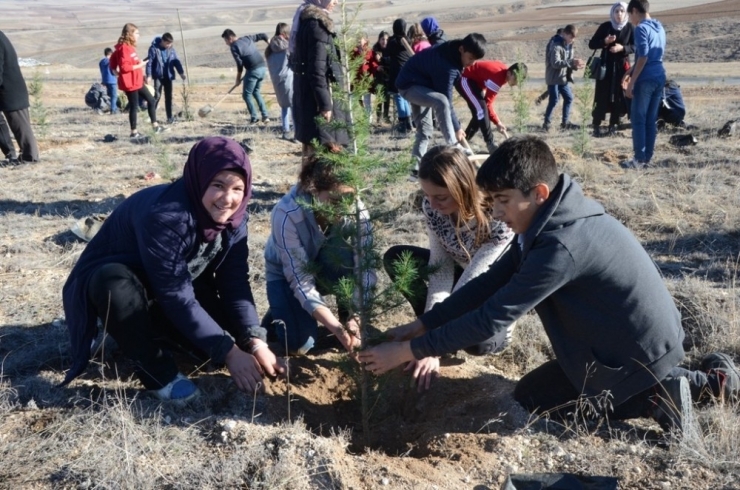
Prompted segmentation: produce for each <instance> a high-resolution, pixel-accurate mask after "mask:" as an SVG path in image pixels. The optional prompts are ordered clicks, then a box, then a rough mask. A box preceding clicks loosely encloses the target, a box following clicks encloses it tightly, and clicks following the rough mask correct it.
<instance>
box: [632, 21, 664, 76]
mask: <svg viewBox="0 0 740 490" xmlns="http://www.w3.org/2000/svg"><path fill="white" fill-rule="evenodd" d="M664 52H665V30H664V29H663V26H662V25H661V23H660V22H658V21H657V20H655V19H645V20H643V21H642V22H640V25H638V26H637V27H635V63H637V60H638V58H645V57H647V63H645V66H644V67H643V68H642V71H641V72H640V76H638V77H637V80H636V81H635V83H640V82H644V81H646V80H661V81H662V82H665V68H663V53H664Z"/></svg>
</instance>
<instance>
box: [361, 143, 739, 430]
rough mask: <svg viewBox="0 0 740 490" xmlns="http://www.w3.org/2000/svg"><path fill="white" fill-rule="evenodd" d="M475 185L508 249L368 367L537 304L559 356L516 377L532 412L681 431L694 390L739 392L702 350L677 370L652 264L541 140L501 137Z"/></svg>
mask: <svg viewBox="0 0 740 490" xmlns="http://www.w3.org/2000/svg"><path fill="white" fill-rule="evenodd" d="M476 181H477V184H478V185H479V186H480V187H481V188H482V189H483V190H484V192H487V193H488V195H489V196H490V197H492V198H493V202H494V217H495V218H496V219H499V220H501V221H503V222H504V223H506V224H507V225H508V226H509V227H510V228H511V229H512V230H513V231H514V232H515V233H516V234H517V236H516V238H515V239H514V241H513V242H512V245H511V247H510V248H509V249H508V250H507V251H506V252H504V254H503V255H502V256H501V258H500V259H499V260H497V261H496V262H495V263H494V264H493V265H492V266H491V268H490V269H489V270H488V271H487V272H485V273H483V274H481V275H480V276H478V277H477V278H476V279H473V280H472V281H470V282H469V283H468V284H466V285H465V286H463V287H462V288H461V289H459V290H458V291H457V292H455V293H454V294H452V295H451V296H450V297H449V298H447V300H445V301H443V302H442V303H438V304H437V305H436V306H435V307H434V308H432V310H430V311H429V312H427V313H425V314H424V315H422V316H420V317H419V318H418V320H416V321H414V322H413V323H410V324H408V325H405V326H402V327H399V328H397V329H394V330H391V331H390V334H391V336H392V338H394V339H396V340H406V341H404V342H391V343H387V344H384V345H381V346H379V347H376V348H374V349H370V350H368V351H363V352H362V353H361V354H360V360H361V361H364V362H366V363H367V366H366V367H367V369H368V370H371V371H374V372H377V373H382V372H385V371H387V370H388V369H391V368H392V367H395V366H397V365H398V364H400V363H402V362H406V361H412V360H414V359H423V358H424V357H428V356H438V355H441V354H444V353H450V352H455V351H457V350H458V349H462V348H465V347H468V346H471V345H475V344H476V343H478V342H481V341H483V340H486V339H489V338H491V337H492V336H493V335H494V334H495V333H497V332H498V331H500V330H501V329H505V328H507V326H508V325H510V324H511V323H512V322H514V321H516V320H517V319H519V318H520V317H522V316H523V315H524V314H526V313H527V312H528V311H529V310H531V309H533V308H534V310H535V311H536V312H537V314H538V315H539V317H540V320H541V321H542V325H543V327H544V329H545V332H546V333H547V336H548V338H549V339H550V343H551V345H552V349H553V351H554V353H555V357H556V359H555V360H552V361H549V362H546V363H545V364H543V365H542V366H540V367H538V368H536V369H534V370H533V371H531V372H530V373H528V374H526V375H525V376H524V377H523V378H522V379H521V380H519V382H518V383H517V385H516V388H515V390H514V398H515V399H516V400H517V401H518V402H519V403H520V404H521V405H523V406H524V407H525V408H527V409H528V410H529V411H531V412H535V413H538V414H548V415H550V416H556V417H559V418H562V417H568V416H569V414H570V416H572V413H573V412H574V411H575V410H576V409H577V408H578V407H579V406H583V405H582V404H583V403H584V402H586V403H590V404H591V406H592V407H593V408H595V411H596V412H597V413H601V414H604V415H606V414H608V415H609V417H610V418H611V419H616V420H619V419H627V418H635V417H652V418H654V419H655V420H657V421H658V422H659V423H660V424H661V426H662V427H663V428H664V429H674V428H675V429H681V428H682V427H683V428H684V430H689V429H690V428H691V427H692V424H691V420H690V419H691V417H692V410H691V398H692V397H693V398H694V399H695V400H698V399H700V398H704V397H706V396H707V395H708V394H709V393H711V394H713V395H714V396H720V395H722V394H723V393H725V394H729V395H731V396H733V397H735V396H737V392H738V389H739V388H738V385H739V384H740V378H738V375H737V368H736V367H735V366H734V364H733V363H732V360H731V359H730V358H729V356H726V355H723V354H710V355H709V356H707V358H705V361H704V363H703V364H704V366H703V367H704V368H705V371H706V372H704V371H689V370H687V369H684V368H680V367H677V366H678V364H679V363H680V362H681V361H682V360H683V357H684V351H683V344H682V342H683V339H684V332H683V329H682V327H681V317H680V314H679V312H678V310H677V309H676V306H675V304H674V303H673V299H672V298H671V295H670V294H669V292H668V290H667V289H666V287H665V284H664V283H663V279H662V278H661V276H660V273H659V271H658V270H657V268H656V267H655V265H654V264H653V262H652V260H651V258H650V256H649V255H648V254H647V252H645V250H644V249H643V248H642V246H641V245H640V243H639V242H638V241H637V239H636V238H635V237H634V235H632V233H630V232H629V230H627V229H626V228H625V227H624V226H623V225H622V224H621V223H619V221H617V220H616V219H614V218H613V217H611V216H609V215H608V214H606V212H605V211H604V208H603V207H602V206H601V205H600V204H598V203H597V202H595V201H593V200H591V199H588V198H586V197H585V196H584V195H583V192H582V190H581V188H580V186H579V185H578V184H577V183H576V182H574V181H572V180H571V179H570V177H569V176H568V175H566V174H559V173H558V169H557V164H556V163H555V158H554V157H553V155H552V153H551V151H550V149H549V148H548V146H547V144H546V143H545V142H544V141H542V140H541V139H539V138H536V137H532V136H527V137H520V138H512V139H509V140H507V141H505V142H504V143H503V144H502V145H501V146H500V147H499V149H498V150H497V151H496V152H495V153H494V154H493V155H491V156H490V157H489V158H488V160H486V162H485V163H484V164H483V166H482V167H481V169H480V170H479V171H478V175H477V179H476ZM414 337H416V338H414ZM412 338H413V340H410V341H408V340H407V339H412ZM728 388H729V393H728ZM611 407H613V409H612V408H611Z"/></svg>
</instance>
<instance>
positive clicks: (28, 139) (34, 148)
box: [3, 108, 39, 162]
mask: <svg viewBox="0 0 740 490" xmlns="http://www.w3.org/2000/svg"><path fill="white" fill-rule="evenodd" d="M3 114H4V115H5V119H7V120H8V126H9V127H10V130H11V131H12V132H13V135H14V136H15V141H16V142H17V143H18V146H19V147H20V151H21V157H20V159H21V160H22V161H24V162H38V161H39V147H38V144H37V143H36V137H35V136H34V135H33V128H32V127H31V115H30V114H29V112H28V108H25V109H21V110H18V111H3Z"/></svg>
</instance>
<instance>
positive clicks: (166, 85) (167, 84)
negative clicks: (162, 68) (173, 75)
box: [154, 78, 172, 121]
mask: <svg viewBox="0 0 740 490" xmlns="http://www.w3.org/2000/svg"><path fill="white" fill-rule="evenodd" d="M163 90H164V110H165V112H166V113H167V120H168V121H169V120H170V119H172V80H170V79H169V78H163V79H161V80H154V94H155V96H156V102H157V104H156V105H157V107H159V100H160V99H161V98H162V91H163Z"/></svg>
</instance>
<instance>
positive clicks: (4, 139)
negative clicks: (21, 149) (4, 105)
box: [0, 113, 18, 160]
mask: <svg viewBox="0 0 740 490" xmlns="http://www.w3.org/2000/svg"><path fill="white" fill-rule="evenodd" d="M0 151H2V152H3V155H5V158H7V159H8V160H16V159H17V158H18V153H16V151H15V144H14V143H13V140H12V139H11V137H10V128H9V127H8V123H7V121H5V116H4V115H3V114H2V113H0Z"/></svg>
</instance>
